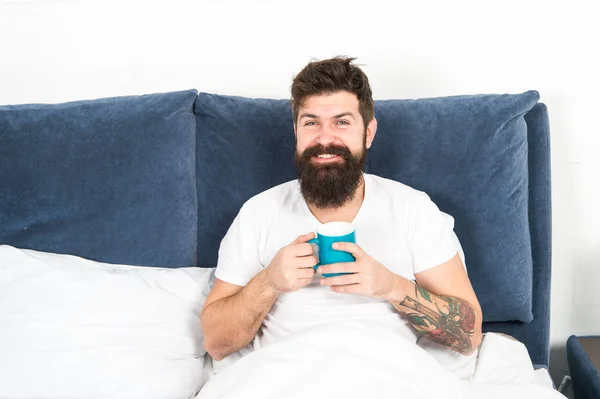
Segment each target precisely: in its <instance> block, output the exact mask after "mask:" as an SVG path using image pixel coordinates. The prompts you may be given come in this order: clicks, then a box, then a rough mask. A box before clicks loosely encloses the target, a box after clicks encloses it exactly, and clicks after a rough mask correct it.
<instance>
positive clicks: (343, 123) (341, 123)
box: [337, 121, 349, 125]
mask: <svg viewBox="0 0 600 399" xmlns="http://www.w3.org/2000/svg"><path fill="white" fill-rule="evenodd" d="M337 124H338V125H349V123H348V121H337Z"/></svg>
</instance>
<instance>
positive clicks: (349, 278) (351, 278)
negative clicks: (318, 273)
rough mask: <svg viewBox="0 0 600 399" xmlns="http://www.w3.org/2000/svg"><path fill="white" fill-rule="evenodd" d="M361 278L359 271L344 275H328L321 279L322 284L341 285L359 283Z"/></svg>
mask: <svg viewBox="0 0 600 399" xmlns="http://www.w3.org/2000/svg"><path fill="white" fill-rule="evenodd" d="M360 278H361V277H360V275H359V274H357V273H355V274H344V275H343V276H333V277H326V278H322V279H321V285H329V286H340V285H350V284H359V283H360Z"/></svg>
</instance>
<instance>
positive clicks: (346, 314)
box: [215, 174, 460, 349]
mask: <svg viewBox="0 0 600 399" xmlns="http://www.w3.org/2000/svg"><path fill="white" fill-rule="evenodd" d="M364 180H365V195H364V200H363V203H362V205H361V207H360V210H359V212H358V214H357V215H356V217H355V219H354V221H353V222H352V224H353V225H354V227H355V229H356V233H355V234H356V243H357V244H358V245H359V246H360V247H361V248H362V249H363V250H365V251H366V252H367V253H368V254H369V255H370V256H371V257H373V258H374V259H376V260H377V261H379V262H380V263H382V264H383V265H385V266H386V267H387V268H388V269H389V270H391V271H392V272H394V273H396V274H398V275H400V276H402V277H405V278H406V279H408V280H414V279H415V273H418V272H421V271H424V270H426V269H429V268H431V267H434V266H437V265H440V264H442V263H444V262H446V261H448V260H450V259H451V258H452V257H453V256H455V255H456V253H457V252H459V251H460V245H459V244H458V240H457V238H456V236H455V234H454V231H453V228H454V219H453V218H452V217H450V216H449V215H446V214H444V213H442V212H441V211H440V210H439V209H438V208H437V206H436V205H435V204H434V203H433V202H432V201H431V200H430V199H429V197H428V196H427V195H426V194H425V193H423V192H421V191H417V190H415V189H413V188H410V187H408V186H406V185H404V184H401V183H398V182H396V181H393V180H388V179H384V178H381V177H378V176H375V175H369V174H364ZM320 225H321V223H320V222H319V221H318V220H317V219H316V218H315V217H314V215H313V214H312V213H311V212H310V210H309V208H308V206H307V204H306V201H305V200H304V198H303V197H302V194H301V192H300V185H299V183H298V181H297V180H294V181H290V182H287V183H284V184H281V185H279V186H276V187H273V188H271V189H269V190H267V191H265V192H263V193H260V194H258V195H256V196H255V197H253V198H251V199H250V200H248V201H247V202H246V203H245V204H244V205H243V207H242V209H241V210H240V212H239V214H238V215H237V217H236V218H235V220H234V221H233V223H232V225H231V227H230V228H229V231H228V232H227V234H226V236H225V238H223V241H222V242H221V247H220V249H219V260H218V264H217V269H216V272H215V276H216V277H217V278H218V279H220V280H223V281H225V282H227V283H230V284H235V285H239V286H245V285H246V284H247V283H248V282H249V281H250V280H251V279H252V278H253V277H254V276H255V275H256V274H257V273H259V272H260V271H261V270H263V269H264V268H265V267H267V266H268V265H269V263H270V262H271V259H273V257H274V256H275V254H276V253H277V251H279V250H280V249H281V248H282V247H284V246H286V245H288V244H290V243H291V242H292V241H294V240H295V239H296V237H298V236H299V235H302V234H307V233H310V232H316V230H317V228H318V227H319V226H320ZM319 279H320V276H319V275H316V276H315V279H314V280H313V282H312V283H311V284H310V285H308V286H306V287H303V288H301V289H299V290H297V291H294V292H291V293H284V294H281V295H280V296H279V298H278V299H277V301H276V302H275V304H274V305H273V307H272V308H271V310H270V311H269V313H268V314H267V316H266V317H265V319H264V322H263V325H262V326H261V328H260V330H259V333H258V334H257V336H256V338H255V340H254V349H257V348H260V347H262V346H264V345H268V344H269V343H272V342H275V341H276V340H278V339H280V338H283V337H285V336H286V335H288V334H290V333H294V332H296V331H300V330H303V329H306V328H311V327H312V326H315V325H318V324H322V323H332V322H336V321H338V320H362V321H365V322H368V323H369V324H371V325H372V324H374V323H378V324H380V325H381V327H382V328H386V329H389V330H392V331H395V332H397V333H398V334H399V335H401V336H403V337H405V338H406V339H409V340H412V341H414V342H416V340H417V336H416V334H415V333H414V332H413V330H412V329H411V328H410V327H409V326H408V324H407V322H406V321H405V320H404V319H403V318H402V317H401V316H400V315H399V314H398V312H396V310H395V309H394V308H393V307H392V306H391V304H389V303H388V302H386V301H383V300H377V299H372V298H368V297H364V296H360V295H349V294H338V293H335V292H333V291H331V290H330V288H329V287H327V286H321V285H319Z"/></svg>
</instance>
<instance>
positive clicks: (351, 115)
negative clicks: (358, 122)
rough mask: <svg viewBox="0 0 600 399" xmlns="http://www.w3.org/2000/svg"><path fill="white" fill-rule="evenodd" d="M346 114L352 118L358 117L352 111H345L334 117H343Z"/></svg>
mask: <svg viewBox="0 0 600 399" xmlns="http://www.w3.org/2000/svg"><path fill="white" fill-rule="evenodd" d="M344 116H350V117H352V119H356V118H355V117H354V114H353V113H352V112H343V113H341V114H338V115H336V116H334V117H333V119H340V118H343V117H344Z"/></svg>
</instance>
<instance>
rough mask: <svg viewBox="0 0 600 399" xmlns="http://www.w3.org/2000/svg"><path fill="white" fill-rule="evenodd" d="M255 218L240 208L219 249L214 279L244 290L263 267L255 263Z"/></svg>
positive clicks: (256, 259)
mask: <svg viewBox="0 0 600 399" xmlns="http://www.w3.org/2000/svg"><path fill="white" fill-rule="evenodd" d="M259 239H260V230H259V225H258V217H257V215H256V213H255V212H252V210H251V209H250V207H249V206H248V204H247V203H246V204H244V206H242V209H241V210H240V212H239V213H238V214H237V216H236V218H235V219H234V220H233V223H232V224H231V226H230V227H229V230H228V231H227V234H225V237H224V238H223V240H222V241H221V246H220V247H219V258H218V261H217V268H216V270H215V277H216V278H218V279H219V280H222V281H225V282H226V283H229V284H235V285H239V286H245V285H246V284H248V282H249V281H250V280H251V279H252V278H253V277H254V276H255V275H256V274H258V273H259V272H260V271H261V270H262V269H263V266H262V264H261V263H260V261H259V255H258V242H259Z"/></svg>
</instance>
